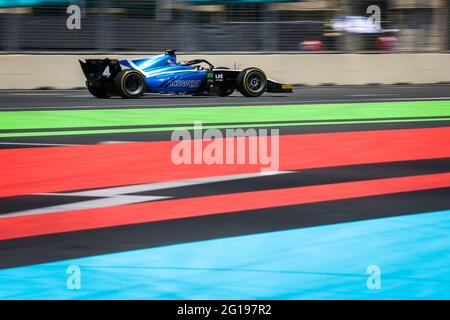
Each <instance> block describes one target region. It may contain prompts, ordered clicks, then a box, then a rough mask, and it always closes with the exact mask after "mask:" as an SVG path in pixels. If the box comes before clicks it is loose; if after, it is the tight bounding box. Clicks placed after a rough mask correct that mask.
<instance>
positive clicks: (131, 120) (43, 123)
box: [0, 100, 450, 130]
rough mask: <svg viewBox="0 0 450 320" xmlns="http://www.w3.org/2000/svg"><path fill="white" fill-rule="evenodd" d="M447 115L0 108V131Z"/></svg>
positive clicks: (379, 106)
mask: <svg viewBox="0 0 450 320" xmlns="http://www.w3.org/2000/svg"><path fill="white" fill-rule="evenodd" d="M444 116H450V100H444V101H408V102H372V103H340V104H310V105H271V106H268V105H265V106H241V107H235V106H233V107H201V108H199V107H197V108H154V109H152V108H146V109H100V110H99V109H95V110H64V111H61V110H57V111H5V112H0V130H9V129H11V130H14V129H50V128H76V127H105V126H136V125H172V124H173V125H177V124H182V123H194V122H202V123H204V124H213V123H224V122H226V123H246V122H271V123H273V122H276V121H312V120H324V121H325V120H344V119H349V120H351V119H371V118H372V119H375V118H396V117H405V118H406V117H444Z"/></svg>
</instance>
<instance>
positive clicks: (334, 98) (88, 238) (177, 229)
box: [0, 84, 450, 298]
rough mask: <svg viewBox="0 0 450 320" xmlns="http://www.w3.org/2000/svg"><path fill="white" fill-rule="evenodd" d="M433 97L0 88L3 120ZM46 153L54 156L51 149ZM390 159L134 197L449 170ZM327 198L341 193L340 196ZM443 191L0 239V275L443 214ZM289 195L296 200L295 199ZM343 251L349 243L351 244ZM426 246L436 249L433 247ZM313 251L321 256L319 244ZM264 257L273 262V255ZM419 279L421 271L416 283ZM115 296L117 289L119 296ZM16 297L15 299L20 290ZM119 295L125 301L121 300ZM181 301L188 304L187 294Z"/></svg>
mask: <svg viewBox="0 0 450 320" xmlns="http://www.w3.org/2000/svg"><path fill="white" fill-rule="evenodd" d="M438 100H450V85H447V84H437V85H395V86H384V85H378V86H328V87H296V88H295V89H294V93H293V94H291V95H289V94H271V95H265V96H263V97H260V98H257V99H249V98H243V97H241V96H239V95H236V94H235V95H233V96H231V97H227V98H219V97H191V96H180V95H168V96H160V95H148V96H145V97H144V98H142V99H139V100H123V99H118V98H113V99H107V100H100V99H95V98H92V97H90V96H89V94H88V92H87V91H86V90H70V91H66V90H29V91H28V90H27V91H19V90H3V91H0V117H1V116H2V112H4V111H5V112H6V111H26V110H36V111H43V110H66V109H75V110H76V109H83V110H85V109H105V108H106V109H109V108H112V109H129V108H174V107H199V108H202V107H211V106H245V105H262V106H264V105H267V106H268V107H269V106H272V105H283V104H300V105H301V104H327V103H341V102H342V103H343V102H381V101H393V102H398V101H438ZM413 120H414V119H413ZM255 126H256V127H258V128H261V124H255ZM439 127H450V119H449V120H446V119H440V120H439V121H435V119H433V118H431V117H430V119H426V118H423V119H422V121H420V122H419V121H406V122H396V121H395V120H393V122H385V123H351V124H327V125H323V126H320V125H314V124H308V125H302V126H298V125H296V124H293V125H292V126H290V125H286V126H284V127H281V128H280V134H282V135H286V134H295V135H298V134H303V133H324V132H328V133H336V132H337V133H339V132H356V131H366V130H369V131H378V130H390V129H420V128H430V130H433V129H438V128H439ZM169 138H170V134H169V133H168V132H167V131H166V132H131V133H109V134H92V135H90V134H83V135H70V134H69V135H50V136H30V137H9V138H0V149H6V148H8V149H19V148H25V147H27V148H37V147H46V146H52V145H55V146H58V145H84V144H100V143H105V142H107V141H109V143H111V142H112V143H114V142H132V141H163V140H168V139H169ZM2 143H3V144H2ZM374 145H377V144H374ZM47 149H52V150H53V148H47ZM5 151H6V150H5ZM12 151H14V150H12ZM24 151H25V150H24ZM27 151H28V150H27ZM405 155H406V154H405ZM355 157H357V155H355ZM314 159H315V158H314ZM314 161H316V160H314ZM392 161H393V162H383V161H381V162H380V163H379V164H377V163H375V161H374V162H373V163H366V164H361V165H354V164H349V165H346V166H342V167H335V166H325V167H324V168H320V167H319V168H316V169H311V168H310V169H306V170H305V169H304V170H299V171H293V172H290V173H287V174H286V175H275V176H266V177H260V178H252V179H248V180H245V179H244V180H240V181H239V185H238V186H237V185H236V183H235V182H233V181H230V182H220V183H217V184H210V185H200V186H187V187H175V188H169V189H167V190H163V191H161V192H160V193H151V194H150V193H149V194H145V192H144V193H141V194H139V193H136V195H139V196H142V195H155V194H156V195H163V196H164V195H167V194H169V195H170V196H172V197H174V198H175V201H185V200H186V199H185V198H191V197H207V196H217V197H220V196H221V195H224V194H230V193H234V194H235V196H236V199H238V198H237V197H239V196H240V195H242V194H244V193H251V192H265V191H270V190H278V189H279V188H294V187H299V186H300V185H302V184H303V186H306V187H308V186H312V187H314V186H318V185H319V186H320V185H323V184H333V183H346V182H349V183H353V182H358V181H361V183H366V182H367V183H371V181H377V179H379V180H380V181H381V182H383V181H386V182H387V184H389V183H391V182H389V181H394V180H389V179H390V178H393V179H395V178H399V179H402V177H405V176H406V177H409V176H412V177H414V176H417V177H420V176H421V175H423V176H427V175H433V174H438V175H439V174H445V173H446V172H449V171H450V165H449V161H450V158H449V157H448V156H444V157H440V158H439V157H438V158H434V159H432V157H430V158H427V157H425V158H424V159H421V160H420V159H419V158H417V159H416V158H411V159H410V158H408V159H406V158H405V159H402V158H399V159H398V160H392ZM383 179H387V180H383ZM417 180H418V181H417V182H416V181H415V180H414V181H413V183H420V181H419V180H420V179H417ZM356 189H358V188H356ZM381 189H383V188H381ZM305 190H306V189H305ZM333 192H337V190H334V191H333ZM333 192H332V193H333ZM449 192H450V188H448V187H445V186H442V185H439V186H438V185H436V186H435V188H434V189H433V188H431V189H420V188H419V187H418V188H417V189H413V188H411V189H407V190H406V191H405V192H399V193H392V194H385V195H384V194H382V193H368V194H367V195H366V196H363V197H360V198H342V199H336V200H328V201H323V202H316V203H302V204H295V205H294V204H290V205H284V206H281V207H266V208H250V209H249V208H247V210H245V211H241V210H237V211H231V212H228V213H226V214H220V215H211V216H204V217H195V216H192V217H188V218H185V219H174V220H165V221H156V222H146V223H137V224H126V225H116V226H110V227H105V228H98V229H91V230H75V229H74V230H73V231H70V232H62V233H56V234H43V235H38V236H32V237H24V238H16V239H14V238H11V239H6V240H2V241H0V256H2V257H3V258H2V260H1V261H0V269H2V268H8V267H15V266H27V265H33V264H36V263H42V262H52V261H58V260H62V259H71V258H79V257H85V256H95V255H99V254H107V253H117V252H122V251H128V250H135V249H144V248H151V247H159V246H166V245H170V244H178V243H190V242H193V241H199V240H210V239H218V238H224V237H239V236H242V235H249V234H258V233H262V232H273V231H277V230H288V229H293V230H297V229H298V228H300V229H302V228H304V227H310V226H323V225H327V224H336V223H340V222H350V223H352V222H353V223H354V222H355V221H358V220H367V219H373V218H379V219H378V221H384V220H383V219H386V218H387V217H391V216H401V215H407V216H408V215H413V214H416V213H423V212H427V211H438V210H446V209H448V208H449V199H450V198H449V196H448V195H449ZM332 193H331V194H332ZM292 197H294V198H295V196H292ZM83 200H88V199H84V198H81V197H79V198H77V199H76V200H74V199H71V198H70V196H67V197H65V196H64V195H63V194H59V196H52V195H22V194H19V195H17V196H12V197H6V198H3V199H2V198H0V203H2V201H3V207H2V208H3V210H2V208H0V215H1V214H4V213H8V212H11V210H12V211H14V210H19V211H20V210H26V209H32V208H35V207H46V206H54V205H60V204H65V203H70V202H71V201H83ZM237 202H239V201H237ZM183 203H184V202H183ZM374 208H378V210H374ZM299 212H302V214H301V215H299V214H298V213H299ZM339 212H341V213H345V214H342V215H339V214H337V213H339ZM93 213H95V212H93ZM36 219H38V218H36ZM0 220H1V219H0ZM411 225H412V224H411ZM350 226H351V224H350ZM406 228H407V227H406ZM411 232H412V233H415V231H414V230H411ZM390 237H392V239H395V235H393V234H391V235H390ZM352 241H357V239H353V240H352ZM377 241H378V240H377ZM377 243H383V241H382V240H379V242H377ZM444 244H445V243H444ZM444 244H443V245H444ZM321 245H323V244H321ZM348 246H349V247H352V244H349V245H348ZM421 246H422V248H423V250H426V243H424V244H421ZM163 248H164V247H163ZM430 248H431V249H433V248H432V247H430ZM441 249H442V248H441ZM315 250H318V251H320V247H318V248H317V249H315ZM387 250H389V247H387ZM442 250H443V249H442ZM280 251H282V250H280ZM356 251H357V250H355V253H354V254H355V255H360V252H359V251H357V252H356ZM393 252H394V253H393V254H392V255H390V254H388V253H385V256H389V257H390V256H392V257H393V259H394V256H395V250H394V249H393ZM286 254H288V253H286ZM336 256H337V255H336ZM264 259H266V260H270V257H266V258H264ZM333 259H335V257H330V258H329V263H330V264H333V263H335V262H336V261H338V259H337V258H336V259H335V260H333ZM405 259H407V257H406V258H405ZM415 262H417V263H418V264H419V265H420V264H423V265H424V266H427V261H422V260H417V261H415ZM444 262H445V261H443V263H444ZM338 263H339V261H338ZM419 269H420V268H419ZM49 274H50V273H49ZM420 276H421V274H418V277H420ZM49 277H51V276H49ZM256 277H257V276H256ZM117 281H118V283H120V281H121V280H120V279H119V278H117ZM173 281H174V285H175V286H176V285H177V283H178V282H177V281H178V280H176V279H173ZM0 282H1V270H0ZM337 285H339V283H337ZM33 288H34V287H33V286H30V287H29V289H26V290H25V291H23V292H27V293H28V291H29V290H33ZM27 290H28V291H27ZM215 290H220V286H218V287H217V288H215ZM23 292H22V293H23ZM118 292H119V293H120V291H118ZM405 292H406V291H405ZM405 294H406V296H405V297H407V298H408V297H411V296H408V295H407V293H405ZM414 294H415V293H414ZM0 296H3V297H4V296H6V297H7V295H5V294H3V295H2V292H1V290H0ZM16 297H20V294H19V295H18V296H16ZM117 297H121V296H120V294H119V295H118V296H117ZM122 297H123V296H122ZM183 297H187V298H189V296H183ZM447 298H448V297H447Z"/></svg>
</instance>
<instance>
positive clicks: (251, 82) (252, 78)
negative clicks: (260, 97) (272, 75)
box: [247, 72, 266, 93]
mask: <svg viewBox="0 0 450 320" xmlns="http://www.w3.org/2000/svg"><path fill="white" fill-rule="evenodd" d="M265 85H266V80H265V79H264V76H263V75H262V74H260V73H259V72H254V73H251V74H250V75H249V76H248V79H247V87H248V89H249V91H250V92H251V93H259V92H261V91H262V90H264V86H265Z"/></svg>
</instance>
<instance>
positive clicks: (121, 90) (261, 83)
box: [80, 50, 292, 99]
mask: <svg viewBox="0 0 450 320" xmlns="http://www.w3.org/2000/svg"><path fill="white" fill-rule="evenodd" d="M80 64H81V68H82V69H83V73H84V75H85V76H86V86H87V88H88V90H89V92H90V93H91V94H92V95H93V96H95V97H97V98H109V97H112V96H121V97H122V98H127V99H133V98H139V97H141V96H142V95H143V94H144V93H146V92H147V93H176V94H190V95H214V96H221V97H226V96H229V95H231V94H232V93H233V92H234V91H236V90H237V91H238V92H240V93H241V94H242V95H244V96H246V97H259V96H260V95H262V94H263V93H264V92H278V93H291V92H292V85H291V84H282V83H279V82H276V81H274V80H271V79H268V78H267V77H266V74H265V73H264V72H263V71H262V70H261V69H258V68H253V67H252V68H246V69H244V70H233V69H229V68H225V67H217V68H216V67H214V66H213V65H212V64H211V63H210V62H208V61H207V60H204V59H196V60H191V61H180V62H177V57H176V54H175V50H166V52H165V53H164V54H161V55H157V56H153V57H149V58H144V59H127V60H115V59H86V61H85V62H83V61H80Z"/></svg>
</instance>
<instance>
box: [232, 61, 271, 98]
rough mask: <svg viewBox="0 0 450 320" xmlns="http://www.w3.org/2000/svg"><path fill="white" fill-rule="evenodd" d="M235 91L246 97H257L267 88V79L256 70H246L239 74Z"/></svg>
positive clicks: (262, 73) (261, 72)
mask: <svg viewBox="0 0 450 320" xmlns="http://www.w3.org/2000/svg"><path fill="white" fill-rule="evenodd" d="M236 84H237V89H238V90H239V92H240V93H241V94H242V95H244V96H246V97H259V96H260V95H262V94H263V93H264V92H265V91H266V88H267V77H266V75H265V74H264V72H263V71H262V70H260V69H258V68H247V69H244V70H242V71H241V73H239V75H238V77H237V80H236Z"/></svg>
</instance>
